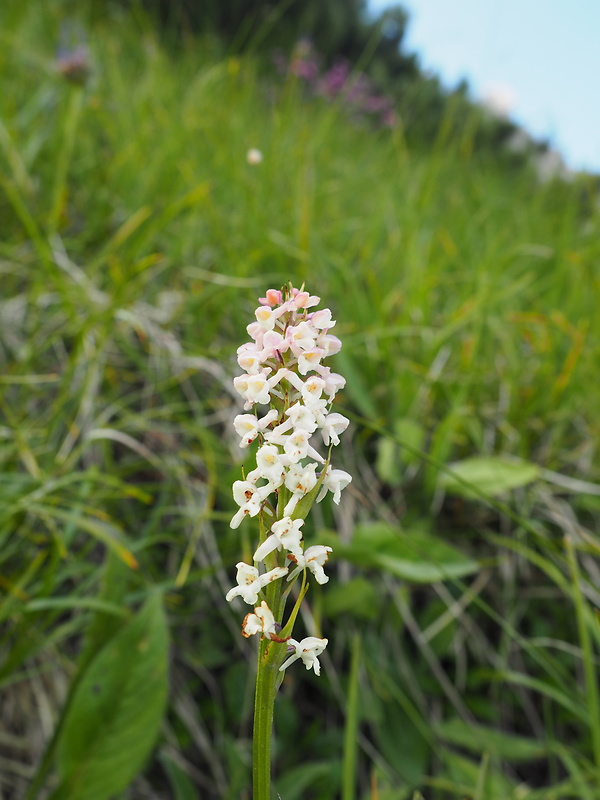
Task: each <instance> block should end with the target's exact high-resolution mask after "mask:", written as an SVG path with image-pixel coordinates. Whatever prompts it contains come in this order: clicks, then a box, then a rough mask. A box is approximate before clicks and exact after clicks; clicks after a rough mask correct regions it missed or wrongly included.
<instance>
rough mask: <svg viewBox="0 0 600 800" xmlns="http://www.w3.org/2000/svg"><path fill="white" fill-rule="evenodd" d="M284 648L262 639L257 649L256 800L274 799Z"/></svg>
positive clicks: (253, 755)
mask: <svg viewBox="0 0 600 800" xmlns="http://www.w3.org/2000/svg"><path fill="white" fill-rule="evenodd" d="M281 647H282V645H279V644H277V643H275V642H271V641H270V640H269V639H263V640H262V641H261V642H260V646H259V648H258V670H257V674H256V693H255V696H254V731H253V743H252V778H253V781H252V785H253V790H254V792H253V800H271V735H272V732H273V712H274V707H275V695H276V693H277V678H278V675H279V664H280V658H278V657H277V656H278V653H275V652H274V651H276V650H281Z"/></svg>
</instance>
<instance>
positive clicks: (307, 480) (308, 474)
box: [283, 461, 317, 517]
mask: <svg viewBox="0 0 600 800" xmlns="http://www.w3.org/2000/svg"><path fill="white" fill-rule="evenodd" d="M316 468H317V465H316V463H315V462H314V461H313V462H312V463H311V464H308V465H307V466H306V467H303V466H301V465H300V464H290V467H289V470H288V473H287V475H286V476H285V485H286V487H287V488H288V489H289V490H290V492H292V496H291V498H290V499H289V501H288V502H287V504H286V506H285V508H284V509H283V513H284V516H286V517H289V516H291V515H292V514H293V513H294V510H295V508H296V506H297V505H298V503H299V502H300V500H301V499H302V498H303V497H304V496H305V495H307V494H308V493H309V492H310V491H312V489H314V488H315V486H316V484H317V476H316V474H315V469H316Z"/></svg>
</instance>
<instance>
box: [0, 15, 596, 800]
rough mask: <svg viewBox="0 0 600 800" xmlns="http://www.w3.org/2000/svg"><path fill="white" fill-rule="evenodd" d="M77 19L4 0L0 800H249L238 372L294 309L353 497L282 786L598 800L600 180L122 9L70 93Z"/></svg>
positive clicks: (334, 535) (296, 684) (312, 604)
mask: <svg viewBox="0 0 600 800" xmlns="http://www.w3.org/2000/svg"><path fill="white" fill-rule="evenodd" d="M64 8H66V6H65V7H63V4H62V3H41V2H34V3H16V2H9V3H5V4H1V5H0V41H1V44H2V46H1V47H0V76H1V81H2V87H3V90H2V92H1V93H0V542H1V546H0V697H1V698H2V699H1V703H0V796H2V797H4V798H6V800H17V798H27V800H32V798H34V797H40V798H46V797H51V798H52V800H92V799H93V800H108V798H109V797H119V798H128V799H129V800H138V798H139V799H140V800H141V798H167V797H168V798H174V799H175V800H193V799H194V798H203V799H206V800H212V799H213V798H214V800H217V798H218V799H219V800H226V799H230V800H233V798H240V797H249V785H250V769H251V763H250V759H251V755H250V754H251V741H250V736H251V730H252V691H253V670H254V662H255V655H254V646H253V645H254V643H253V642H247V641H245V640H242V639H241V637H240V635H239V613H238V612H239V610H236V609H235V608H234V609H232V608H231V607H230V605H229V604H227V603H226V602H225V600H224V594H225V592H226V591H227V589H228V588H230V586H231V585H232V581H233V576H234V572H235V563H236V562H237V561H238V560H239V559H240V551H241V550H244V548H245V550H246V556H247V559H246V560H248V557H249V555H251V550H250V548H251V546H252V545H251V539H252V537H251V536H250V535H249V533H248V531H249V523H244V525H243V526H242V527H241V528H240V529H239V530H236V531H232V530H231V529H230V528H229V519H230V518H231V515H232V513H233V511H234V510H235V505H234V503H233V499H232V497H231V484H232V482H233V481H234V480H236V479H237V478H239V476H240V470H241V466H242V464H243V462H242V457H243V456H244V453H246V451H244V453H242V451H240V449H239V448H238V443H237V442H238V437H237V435H236V434H235V432H234V430H233V428H232V425H231V421H232V419H233V417H234V416H235V415H236V414H237V413H239V411H240V407H241V401H240V398H239V397H238V396H237V395H236V393H235V392H234V390H233V387H232V378H233V376H234V375H235V374H238V372H239V369H238V367H237V364H236V360H235V352H236V348H237V346H238V345H239V344H240V343H241V342H243V341H246V338H247V335H246V333H245V326H246V324H247V323H248V322H249V321H251V320H252V319H253V311H254V308H255V307H256V298H257V297H258V296H259V295H263V294H264V291H265V290H266V289H267V288H269V287H278V286H281V285H282V284H284V283H286V282H288V281H292V282H293V284H294V285H295V286H300V285H301V284H302V283H305V284H306V287H307V288H308V290H309V291H310V292H311V293H315V294H318V295H320V296H321V297H322V298H323V303H324V305H326V306H329V307H330V308H332V309H333V311H334V315H335V318H336V319H337V320H338V324H337V327H336V330H335V333H336V334H337V335H338V336H339V337H340V338H341V339H342V341H343V344H344V346H343V349H342V351H341V353H340V354H339V355H338V356H336V365H335V368H336V370H337V371H339V372H341V373H343V374H344V375H345V377H346V378H347V380H348V383H347V386H346V389H345V390H344V392H342V393H341V394H340V397H339V400H338V402H337V403H336V410H338V411H340V412H343V413H344V414H346V415H347V416H349V417H350V418H351V420H352V424H351V426H350V428H349V429H348V431H347V432H346V434H345V438H344V441H343V444H342V446H340V448H338V449H339V452H338V454H337V457H336V462H337V463H338V465H339V466H340V467H343V468H344V469H346V470H347V471H348V472H350V473H351V474H352V475H353V476H354V480H353V483H352V485H351V486H350V487H349V488H348V489H347V490H346V492H345V493H344V496H343V499H342V503H341V505H340V506H339V508H338V507H332V506H331V505H330V504H328V502H329V501H326V502H324V503H323V504H322V506H319V508H318V511H317V512H316V513H314V514H313V515H312V517H311V520H310V522H308V523H307V526H306V527H307V528H311V530H308V531H307V532H306V534H305V535H306V539H307V541H308V542H309V543H310V542H311V541H317V540H318V541H319V542H325V543H332V544H333V546H334V556H335V558H334V559H332V560H331V561H330V565H329V572H330V573H331V574H333V575H335V578H334V579H333V580H332V581H331V582H330V583H329V584H328V585H327V586H325V587H324V588H323V589H322V588H321V587H319V586H314V585H313V586H311V589H310V592H309V594H308V596H307V602H308V609H309V610H308V611H307V612H306V613H305V615H304V616H305V618H304V624H305V625H306V627H307V630H309V631H311V630H316V631H318V630H319V629H320V626H321V623H323V626H325V621H326V622H327V625H326V627H327V631H328V636H329V639H330V644H329V649H328V654H327V655H326V656H324V657H323V674H322V675H321V677H320V679H316V678H315V676H314V675H312V674H309V673H306V672H305V671H304V670H301V669H298V670H296V671H294V672H293V674H289V675H288V676H287V677H286V681H285V683H284V686H283V687H282V690H281V692H280V695H279V697H278V700H277V707H276V723H275V724H276V738H275V754H276V759H275V785H276V789H277V791H278V792H279V794H280V795H281V797H282V798H283V800H298V799H299V798H303V797H304V798H314V800H332V798H336V797H341V798H343V800H353V798H364V800H366V798H378V799H379V800H401V799H402V798H412V797H413V796H417V797H418V796H419V794H416V795H415V792H417V793H418V792H420V793H421V794H422V796H423V798H425V800H450V798H456V799H457V800H458V799H459V798H464V797H469V798H473V799H474V800H509V799H510V798H514V800H534V798H535V800H559V799H561V798H582V799H583V800H586V799H587V800H593V798H596V797H598V796H599V794H600V706H599V702H598V682H597V671H598V663H599V662H598V655H597V654H598V645H599V644H600V627H599V625H598V621H597V610H598V607H599V605H600V594H599V592H598V585H599V577H600V571H599V567H598V553H599V539H598V534H597V531H598V521H599V519H600V468H599V464H598V439H599V433H600V431H599V421H598V419H599V418H598V408H599V407H600V383H599V381H598V363H599V357H600V345H599V342H600V340H599V333H600V315H599V314H598V312H597V308H598V301H599V296H600V291H599V290H600V286H599V273H598V259H599V256H600V235H599V234H600V215H599V214H600V212H599V210H598V205H597V197H596V188H595V184H594V182H593V181H592V179H591V178H586V177H585V176H580V177H578V178H577V179H575V180H573V181H572V182H570V183H565V182H559V181H553V182H547V183H540V182H539V181H538V180H537V179H536V176H535V172H534V170H533V169H532V168H531V167H530V166H528V165H527V164H526V163H521V162H518V161H517V160H515V159H514V158H513V157H512V156H510V154H508V153H506V152H504V151H500V150H498V151H496V152H494V151H491V150H490V149H489V148H487V149H482V148H478V147H476V146H474V143H475V142H476V141H477V137H478V134H479V133H480V129H481V126H485V124H486V122H485V119H486V118H485V115H484V114H482V113H481V112H480V111H479V110H477V109H472V110H471V111H470V112H469V110H468V108H467V107H466V106H465V104H464V103H459V102H456V103H454V104H453V103H452V102H449V103H448V105H447V109H446V112H445V115H444V118H443V120H442V122H441V124H440V125H439V127H438V129H437V131H436V135H435V139H434V141H433V143H431V142H422V143H419V142H418V141H414V137H411V136H410V135H408V134H407V131H406V130H405V129H404V128H403V126H402V125H398V126H396V127H395V128H393V129H391V130H389V129H379V128H377V127H375V126H373V125H372V124H370V123H368V122H365V121H360V120H356V119H352V118H351V117H349V116H348V114H347V113H346V110H345V109H344V107H343V104H339V103H327V102H325V101H323V100H322V99H319V98H318V97H306V95H305V92H304V89H303V85H302V82H301V81H299V80H298V79H297V78H295V77H294V76H293V75H288V76H287V77H286V78H285V79H283V78H281V79H277V78H276V77H274V76H269V75H268V71H267V70H265V68H264V64H263V62H261V61H260V59H259V57H258V56H257V55H256V54H253V55H246V56H244V55H241V56H232V55H230V54H227V53H225V52H224V50H223V48H222V46H221V45H220V44H219V42H218V41H217V40H215V39H212V38H189V39H185V40H183V41H182V42H181V43H180V45H179V46H178V47H169V46H167V45H166V44H164V43H163V42H161V41H160V38H159V36H158V34H157V33H156V30H155V29H154V27H153V26H152V25H151V24H150V23H149V22H148V20H147V19H145V18H144V16H143V15H141V14H140V13H139V11H135V10H133V11H131V10H130V11H126V10H121V11H114V12H113V14H112V17H111V16H110V15H109V16H108V17H105V18H104V19H102V20H97V21H96V22H95V23H94V24H93V25H91V26H90V27H89V28H88V29H87V30H86V31H85V33H86V36H87V46H88V48H89V56H90V67H91V68H90V74H89V77H88V79H87V82H85V83H83V84H77V83H73V82H70V81H69V80H67V79H66V78H65V76H64V75H63V74H62V73H61V72H60V70H59V69H58V68H57V64H56V44H57V42H58V41H59V40H60V31H61V25H64V23H65V10H64ZM67 21H68V20H67ZM469 114H470V116H469ZM457 115H462V116H461V117H460V119H459V120H458V121H457ZM465 115H467V116H465ZM458 123H460V124H458ZM250 148H258V149H259V150H260V151H261V153H262V155H263V160H262V162H261V163H258V164H250V163H248V162H247V160H246V154H247V151H248V150H249V149H250ZM247 461H248V463H251V455H248V456H247ZM245 525H248V529H247V530H246V529H245V527H244V526H245ZM248 551H250V552H249V553H248ZM167 674H168V693H167Z"/></svg>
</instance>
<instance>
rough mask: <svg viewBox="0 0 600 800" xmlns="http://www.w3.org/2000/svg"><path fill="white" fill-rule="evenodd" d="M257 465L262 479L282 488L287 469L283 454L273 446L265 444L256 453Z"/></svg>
mask: <svg viewBox="0 0 600 800" xmlns="http://www.w3.org/2000/svg"><path fill="white" fill-rule="evenodd" d="M256 464H257V467H258V470H259V474H260V477H261V478H266V479H267V480H268V481H269V482H270V483H272V484H277V486H281V484H282V483H283V480H284V477H283V476H284V475H285V467H284V465H283V463H282V460H281V454H280V452H279V450H278V449H277V447H275V445H273V444H263V446H262V447H260V448H259V449H258V450H257V452H256Z"/></svg>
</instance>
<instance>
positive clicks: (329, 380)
mask: <svg viewBox="0 0 600 800" xmlns="http://www.w3.org/2000/svg"><path fill="white" fill-rule="evenodd" d="M318 371H319V374H320V376H321V377H322V378H323V380H324V382H325V386H324V387H323V390H324V392H325V394H326V395H327V398H328V399H329V402H331V401H332V400H333V398H334V397H335V395H336V393H337V391H338V390H339V389H343V388H344V386H345V385H346V379H345V378H344V377H343V376H342V375H338V373H337V372H332V371H331V370H330V369H329V367H322V366H320V367H319V370H318Z"/></svg>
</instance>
